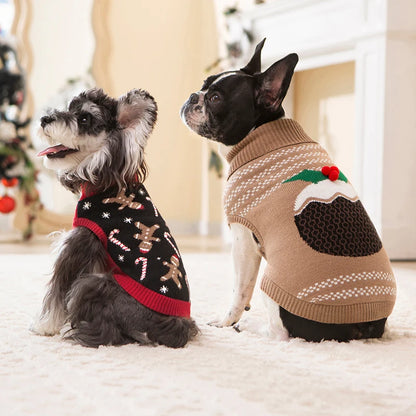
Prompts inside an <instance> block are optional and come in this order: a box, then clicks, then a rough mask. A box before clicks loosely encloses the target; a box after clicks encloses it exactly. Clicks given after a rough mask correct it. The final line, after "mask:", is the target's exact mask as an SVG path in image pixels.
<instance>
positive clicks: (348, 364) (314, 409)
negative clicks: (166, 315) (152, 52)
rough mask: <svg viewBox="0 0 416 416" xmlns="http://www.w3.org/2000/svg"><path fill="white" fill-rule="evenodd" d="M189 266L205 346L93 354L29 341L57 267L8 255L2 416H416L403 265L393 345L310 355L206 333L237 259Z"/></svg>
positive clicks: (1, 280) (409, 298) (415, 338)
mask: <svg viewBox="0 0 416 416" xmlns="http://www.w3.org/2000/svg"><path fill="white" fill-rule="evenodd" d="M0 250H1V247H0ZM183 257H184V262H185V267H186V269H187V272H188V277H189V280H190V285H191V295H192V302H193V303H192V310H193V316H194V318H195V319H196V320H197V322H198V324H199V325H200V328H201V330H202V335H201V336H200V337H199V338H198V339H197V340H196V341H194V342H192V343H191V344H189V345H188V346H187V347H186V348H184V349H179V350H173V349H168V348H165V347H140V346H138V345H127V346H123V347H102V348H99V349H98V350H94V349H87V348H83V347H80V346H77V345H72V344H70V343H68V342H63V341H61V340H60V338H59V337H58V336H56V337H53V338H46V337H39V336H36V335H33V334H31V333H30V332H29V331H28V327H29V325H30V323H31V319H32V317H33V316H34V315H35V313H36V312H37V311H38V309H39V307H40V304H41V301H42V297H43V294H44V287H45V284H46V282H47V281H48V273H49V272H50V270H51V265H52V257H51V256H49V255H46V254H27V255H24V254H22V255H9V254H7V255H5V254H3V255H0V264H1V270H0V414H1V415H5V416H6V415H7V416H12V415H30V416H37V415H39V416H48V415H53V416H57V415H59V416H60V415H80V414H88V415H123V416H128V415H145V416H146V415H154V416H162V415H169V416H175V415H180V416H188V415H209V416H211V415H227V416H230V415H255V416H267V415H291V416H293V415H302V416H303V415H330V416H334V415H337V416H342V415H355V416H357V415H389V416H392V415H395V416H396V415H415V414H416V393H415V390H416V329H415V324H416V308H415V303H416V302H415V300H416V270H415V269H414V266H412V267H413V270H412V268H411V267H410V268H406V265H405V264H404V265H403V264H400V265H397V264H396V265H395V272H396V276H397V279H398V289H399V290H398V299H397V305H396V308H395V310H394V313H393V315H392V316H391V318H390V332H389V336H388V337H386V338H385V339H383V340H379V341H371V342H363V341H355V342H351V343H350V344H339V343H336V342H324V343H321V344H310V343H306V342H303V341H301V340H297V339H294V340H291V341H289V342H284V341H282V342H278V341H275V340H270V339H268V338H265V337H261V336H259V335H256V333H254V332H250V331H245V332H241V333H237V332H236V331H234V330H233V329H230V328H227V329H218V328H212V327H209V326H207V325H206V322H208V321H210V320H212V319H213V318H216V317H218V318H219V317H221V315H222V313H224V312H225V310H226V307H227V305H228V301H229V300H230V298H231V288H232V267H231V259H230V257H229V255H228V254H227V253H211V254H187V253H185V254H184V255H183ZM252 306H253V307H252V310H251V311H250V312H247V313H246V316H247V318H246V319H248V320H249V321H250V322H251V326H253V327H255V326H260V325H261V324H262V320H263V316H262V313H263V305H262V300H261V297H260V296H259V291H258V289H257V291H256V293H255V297H254V300H253V303H252Z"/></svg>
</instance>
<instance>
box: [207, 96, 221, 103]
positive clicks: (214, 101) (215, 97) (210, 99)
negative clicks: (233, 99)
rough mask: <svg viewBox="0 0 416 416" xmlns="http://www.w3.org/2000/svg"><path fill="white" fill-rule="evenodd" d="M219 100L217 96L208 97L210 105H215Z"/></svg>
mask: <svg viewBox="0 0 416 416" xmlns="http://www.w3.org/2000/svg"><path fill="white" fill-rule="evenodd" d="M220 100H221V97H220V96H219V95H218V94H212V95H211V97H209V101H210V102H211V103H217V102H218V101H220Z"/></svg>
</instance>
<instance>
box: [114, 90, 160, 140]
mask: <svg viewBox="0 0 416 416" xmlns="http://www.w3.org/2000/svg"><path fill="white" fill-rule="evenodd" d="M156 118H157V104H156V101H155V100H154V98H153V97H152V96H151V95H150V94H149V93H148V92H147V91H144V90H140V89H134V90H131V91H129V92H128V93H127V94H125V95H123V96H121V97H120V98H119V99H118V106H117V121H118V124H119V125H120V127H121V128H122V129H134V130H135V132H136V134H141V135H144V136H145V137H147V136H148V135H149V134H150V133H151V131H152V129H153V126H154V125H155V123H156Z"/></svg>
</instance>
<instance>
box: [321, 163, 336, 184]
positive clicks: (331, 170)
mask: <svg viewBox="0 0 416 416" xmlns="http://www.w3.org/2000/svg"><path fill="white" fill-rule="evenodd" d="M321 172H322V173H323V174H324V175H325V176H328V178H329V180H331V181H336V180H337V179H338V178H339V169H338V168H337V167H336V166H324V167H323V168H322V169H321Z"/></svg>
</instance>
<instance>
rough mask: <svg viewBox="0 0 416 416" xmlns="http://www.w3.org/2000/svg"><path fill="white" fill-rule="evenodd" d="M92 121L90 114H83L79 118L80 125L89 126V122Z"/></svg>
mask: <svg viewBox="0 0 416 416" xmlns="http://www.w3.org/2000/svg"><path fill="white" fill-rule="evenodd" d="M90 120H91V116H90V114H88V113H85V114H81V115H80V116H79V117H78V122H79V123H80V124H84V125H85V124H89V122H90Z"/></svg>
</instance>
